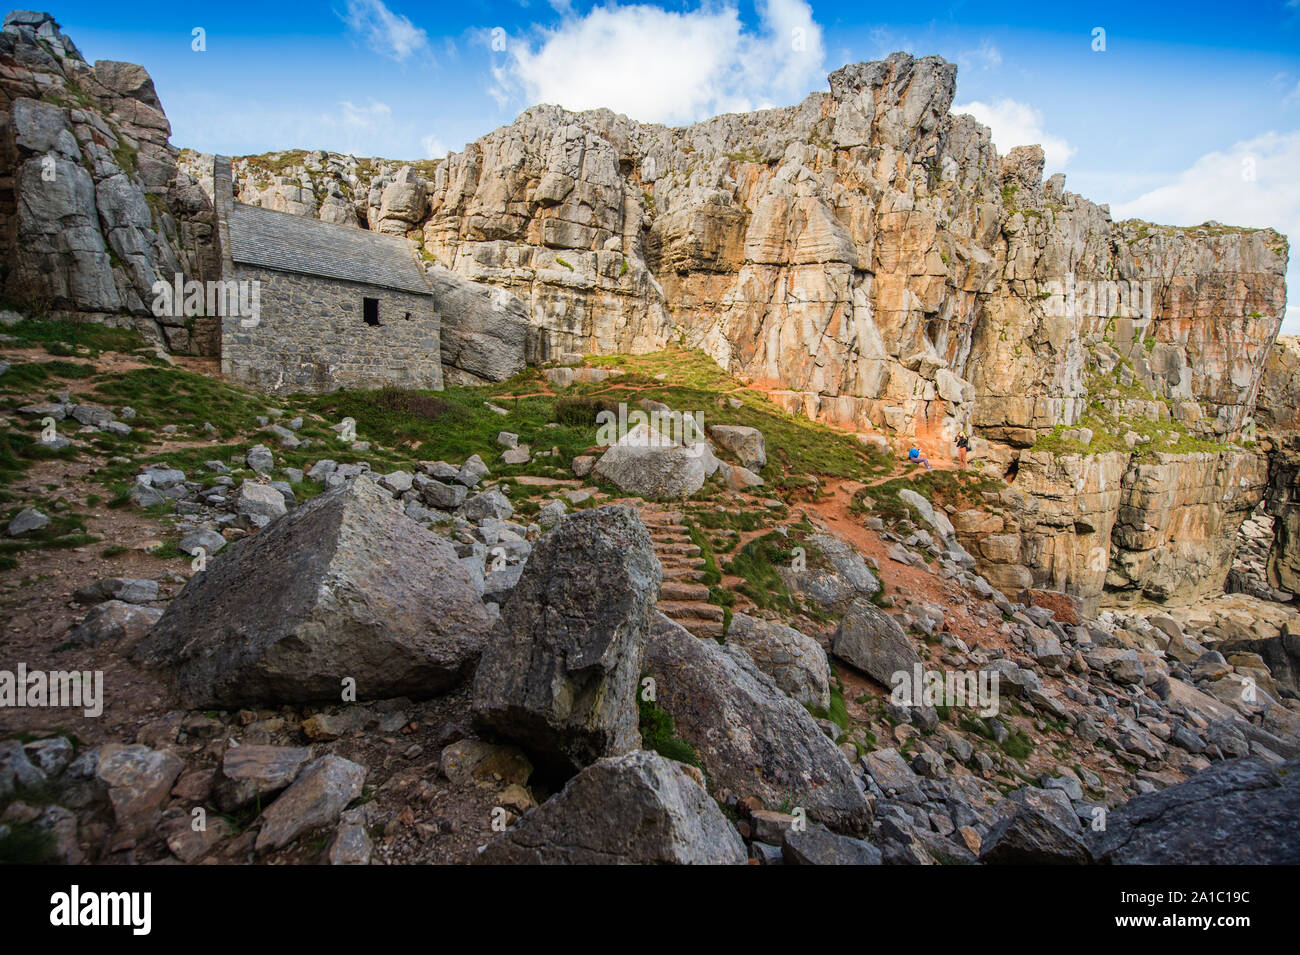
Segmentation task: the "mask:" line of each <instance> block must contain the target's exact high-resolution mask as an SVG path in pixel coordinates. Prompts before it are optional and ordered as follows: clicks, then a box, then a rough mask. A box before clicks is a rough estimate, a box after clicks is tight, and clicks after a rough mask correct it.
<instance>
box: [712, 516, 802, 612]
mask: <svg viewBox="0 0 1300 955" xmlns="http://www.w3.org/2000/svg"><path fill="white" fill-rule="evenodd" d="M796 546H799V544H798V543H797V542H796V541H795V540H794V539H793V538H792V537H790V536H787V535H785V534H778V533H776V532H775V531H773V532H772V533H770V534H765V535H764V536H762V537H759V538H757V539H755V540H752V541H750V542H749V543H748V544H746V545H745V546H744V547H742V548H741V549H740V552H739V553H738V554H736V556H735V557H734V558H732V559H731V560H730V561H728V562H727V565H726V567H727V573H729V574H734V575H735V576H737V577H740V578H741V580H742V582H741V584H740V585H739V587H738V589H739V590H740V592H741V593H742V594H744V595H745V596H746V597H748V598H749V599H750V600H752V601H753V602H754V604H755V605H756V606H758V607H760V608H762V609H763V610H776V611H778V612H780V611H784V612H785V613H800V612H802V611H803V610H804V608H803V607H801V606H800V603H799V601H798V599H796V598H795V597H794V595H793V594H791V593H790V589H789V588H788V587H787V586H786V584H785V581H784V580H783V579H782V577H781V574H780V571H779V570H778V568H779V567H789V566H790V564H791V562H792V561H793V560H794V548H795V547H796ZM803 547H804V550H805V552H807V551H808V550H809V547H810V545H807V544H804V545H803ZM806 556H810V555H806Z"/></svg>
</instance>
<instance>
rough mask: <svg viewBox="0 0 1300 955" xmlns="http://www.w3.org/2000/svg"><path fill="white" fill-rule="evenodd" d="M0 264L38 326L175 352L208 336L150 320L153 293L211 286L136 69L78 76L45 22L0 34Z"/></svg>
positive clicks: (208, 255) (105, 65)
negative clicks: (90, 330)
mask: <svg viewBox="0 0 1300 955" xmlns="http://www.w3.org/2000/svg"><path fill="white" fill-rule="evenodd" d="M0 130H2V131H0V182H3V183H4V185H3V186H2V187H0V256H2V257H3V259H4V261H5V262H7V263H8V264H9V269H8V274H7V275H6V278H5V287H4V292H5V295H6V296H7V297H8V298H10V299H11V300H13V301H16V302H22V303H25V304H26V305H28V306H29V307H30V308H31V309H33V310H34V311H37V312H41V313H48V314H54V315H63V316H69V317H73V318H94V319H97V320H103V321H108V322H111V323H114V324H128V325H130V324H133V325H134V326H135V327H136V328H138V329H139V330H140V331H141V332H143V333H144V334H145V336H146V338H148V339H151V340H153V341H156V342H159V343H161V344H165V345H166V346H167V347H168V348H169V349H172V350H174V351H182V352H215V348H216V342H215V334H216V329H215V327H214V326H213V325H212V324H211V323H204V322H197V323H196V322H194V321H193V320H192V319H187V317H186V316H185V315H162V316H156V315H155V314H154V311H153V308H152V306H153V302H154V297H155V296H154V295H153V293H152V291H151V289H152V286H153V283H154V282H155V281H158V280H162V281H165V282H167V283H168V284H171V283H172V282H173V281H174V279H175V276H176V275H177V274H184V275H186V276H190V277H195V278H213V277H216V276H217V275H218V274H219V267H218V264H217V259H216V254H215V250H214V245H213V227H212V209H211V205H210V203H209V202H208V201H207V199H206V197H205V196H204V194H203V192H202V191H201V190H200V189H199V188H198V186H197V184H196V182H195V181H194V180H193V179H192V178H191V177H190V176H188V175H186V174H185V173H183V172H180V171H179V170H178V169H177V150H176V149H175V148H174V147H172V146H171V144H170V143H169V142H168V137H169V136H170V134H171V125H170V124H169V123H168V121H167V117H166V116H165V115H164V113H163V108H162V104H161V103H160V102H159V100H158V94H157V92H156V91H155V90H154V85H153V81H152V80H151V79H150V78H149V74H148V73H146V72H145V70H144V69H143V68H142V67H139V66H135V65H134V64H130V63H118V62H114V61H110V60H100V61H98V62H96V63H95V64H94V65H93V66H91V65H90V64H88V63H86V61H85V60H84V59H83V58H82V55H81V53H80V52H79V51H78V50H77V48H76V46H75V45H74V44H73V42H72V41H71V40H70V39H68V38H67V37H66V36H64V35H63V34H62V33H61V32H60V30H59V28H58V25H57V24H56V23H55V22H54V19H53V18H52V17H51V16H50V15H49V14H46V13H32V12H28V11H14V12H12V13H10V14H9V15H8V16H6V17H5V20H4V32H3V33H2V34H0Z"/></svg>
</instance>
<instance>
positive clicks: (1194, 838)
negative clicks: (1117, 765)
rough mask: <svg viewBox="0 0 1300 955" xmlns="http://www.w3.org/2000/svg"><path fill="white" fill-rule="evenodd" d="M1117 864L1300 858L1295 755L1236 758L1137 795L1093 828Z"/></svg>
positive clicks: (1096, 847) (1104, 854)
mask: <svg viewBox="0 0 1300 955" xmlns="http://www.w3.org/2000/svg"><path fill="white" fill-rule="evenodd" d="M1091 835H1092V842H1091V847H1092V851H1093V853H1094V854H1095V855H1096V856H1097V858H1098V860H1099V861H1102V862H1109V863H1112V864H1115V865H1297V864H1300V761H1298V760H1292V761H1290V762H1287V763H1282V764H1280V765H1270V764H1268V763H1265V762H1264V761H1262V760H1259V759H1255V758H1246V759H1233V760H1228V761H1227V762H1223V763H1219V764H1218V765H1216V766H1212V767H1211V768H1209V769H1207V770H1205V771H1203V772H1200V773H1197V774H1196V775H1194V776H1192V777H1191V778H1190V779H1188V780H1186V781H1185V782H1181V783H1178V784H1177V785H1175V786H1169V787H1168V788H1166V789H1161V790H1159V791H1158V792H1153V793H1147V794H1145V795H1141V796H1135V797H1134V798H1133V799H1130V800H1129V801H1128V802H1127V803H1125V804H1124V805H1122V806H1120V807H1118V808H1117V809H1114V810H1112V811H1111V812H1110V814H1109V815H1108V816H1107V818H1106V828H1105V830H1104V831H1102V832H1097V833H1092V834H1091Z"/></svg>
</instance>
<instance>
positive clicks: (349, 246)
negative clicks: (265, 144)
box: [229, 202, 432, 295]
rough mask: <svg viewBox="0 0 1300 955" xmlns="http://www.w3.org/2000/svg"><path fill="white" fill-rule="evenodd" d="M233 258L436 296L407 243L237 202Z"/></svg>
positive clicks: (233, 214) (232, 214) (232, 220)
mask: <svg viewBox="0 0 1300 955" xmlns="http://www.w3.org/2000/svg"><path fill="white" fill-rule="evenodd" d="M229 228H230V257H231V259H232V260H233V261H235V262H238V263H240V264H242V265H255V266H261V267H263V268H268V269H279V270H280V271H282V272H297V273H299V274H302V275H319V276H321V277H323V278H330V279H342V280H344V281H347V282H361V283H364V284H366V285H377V286H380V287H381V288H390V289H398V290H400V291H404V292H418V293H421V294H425V295H429V294H432V290H431V289H430V288H429V283H428V282H426V281H425V279H424V272H423V270H422V269H421V268H420V266H419V265H418V264H417V263H416V261H415V256H414V255H413V254H412V251H411V249H410V247H409V246H408V245H407V242H406V240H405V239H403V238H402V237H401V236H395V235H381V234H380V233H378V232H371V231H369V230H367V229H358V228H354V227H352V226H345V225H335V224H334V223H332V222H321V221H320V220H319V219H308V218H307V217H306V216H296V215H292V214H291V213H288V212H276V211H274V210H272V209H263V208H261V207H260V206H249V205H245V204H243V203H241V202H236V203H235V204H234V206H233V207H232V209H231V210H230V216H229Z"/></svg>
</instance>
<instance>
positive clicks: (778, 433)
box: [566, 350, 893, 496]
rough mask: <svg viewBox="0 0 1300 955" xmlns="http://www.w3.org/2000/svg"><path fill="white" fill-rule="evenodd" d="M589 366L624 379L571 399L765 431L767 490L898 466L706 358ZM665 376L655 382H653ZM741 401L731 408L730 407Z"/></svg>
mask: <svg viewBox="0 0 1300 955" xmlns="http://www.w3.org/2000/svg"><path fill="white" fill-rule="evenodd" d="M588 364H590V365H593V366H596V367H605V368H619V369H622V370H623V372H624V374H623V375H621V376H619V377H617V378H612V379H609V380H607V381H604V382H597V383H581V384H575V385H574V386H572V387H571V388H569V389H568V390H567V392H566V393H568V394H575V395H577V394H582V395H588V396H600V397H603V398H606V399H608V400H610V401H612V402H614V403H615V404H617V403H618V402H620V401H626V402H627V404H628V408H629V409H633V408H635V407H636V406H637V402H639V401H640V400H642V399H645V398H648V399H651V400H653V401H661V402H663V403H664V404H666V405H668V406H669V407H670V408H673V409H675V410H677V411H689V412H692V413H695V414H696V417H697V420H701V423H702V424H703V425H704V426H705V427H706V428H707V427H708V426H709V425H714V424H735V425H747V426H749V427H752V428H757V429H759V430H760V431H762V432H763V436H764V438H765V439H766V442H767V457H768V463H767V465H766V467H764V468H763V469H762V471H761V472H760V474H761V476H762V477H763V479H764V480H765V481H767V484H768V488H769V489H771V490H774V491H776V492H778V496H779V495H780V494H782V493H806V492H808V491H810V490H812V489H813V488H815V487H816V486H817V485H816V482H815V481H814V480H813V476H814V475H821V476H824V477H842V478H853V479H855V480H864V479H866V478H869V477H871V476H873V475H877V474H882V473H887V472H888V471H889V470H890V469H891V468H892V466H893V462H892V461H891V460H890V459H889V457H888V456H887V455H884V454H881V453H880V452H878V451H876V450H875V449H868V448H867V447H865V446H863V445H862V444H861V443H860V442H859V441H858V440H857V439H856V438H854V437H853V436H852V435H850V434H846V433H845V432H843V431H836V430H835V429H833V428H830V427H827V426H826V425H823V424H819V423H817V422H814V421H811V420H809V419H808V418H804V417H802V416H796V415H792V414H790V413H789V412H787V411H785V410H784V409H782V408H780V407H778V406H777V405H776V404H775V403H774V402H772V401H771V400H770V399H768V398H767V397H766V396H765V395H763V394H762V393H760V392H758V391H753V390H751V389H748V388H742V387H740V386H739V384H738V382H737V381H736V380H735V379H734V378H731V377H730V376H728V375H727V374H726V373H725V372H724V371H723V370H722V369H721V368H719V367H718V365H717V364H716V363H715V362H714V361H713V360H712V359H711V358H709V357H708V356H707V355H705V354H704V353H702V352H698V351H681V350H672V351H663V352H655V353H653V354H649V355H603V356H596V357H591V358H589V359H588ZM659 374H664V375H666V376H667V377H666V378H665V379H664V380H662V381H659V380H656V379H655V376H656V375H659ZM727 398H733V399H736V400H738V401H739V402H740V407H739V408H732V407H731V405H730V404H729V403H728V401H727V400H726V399H727Z"/></svg>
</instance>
